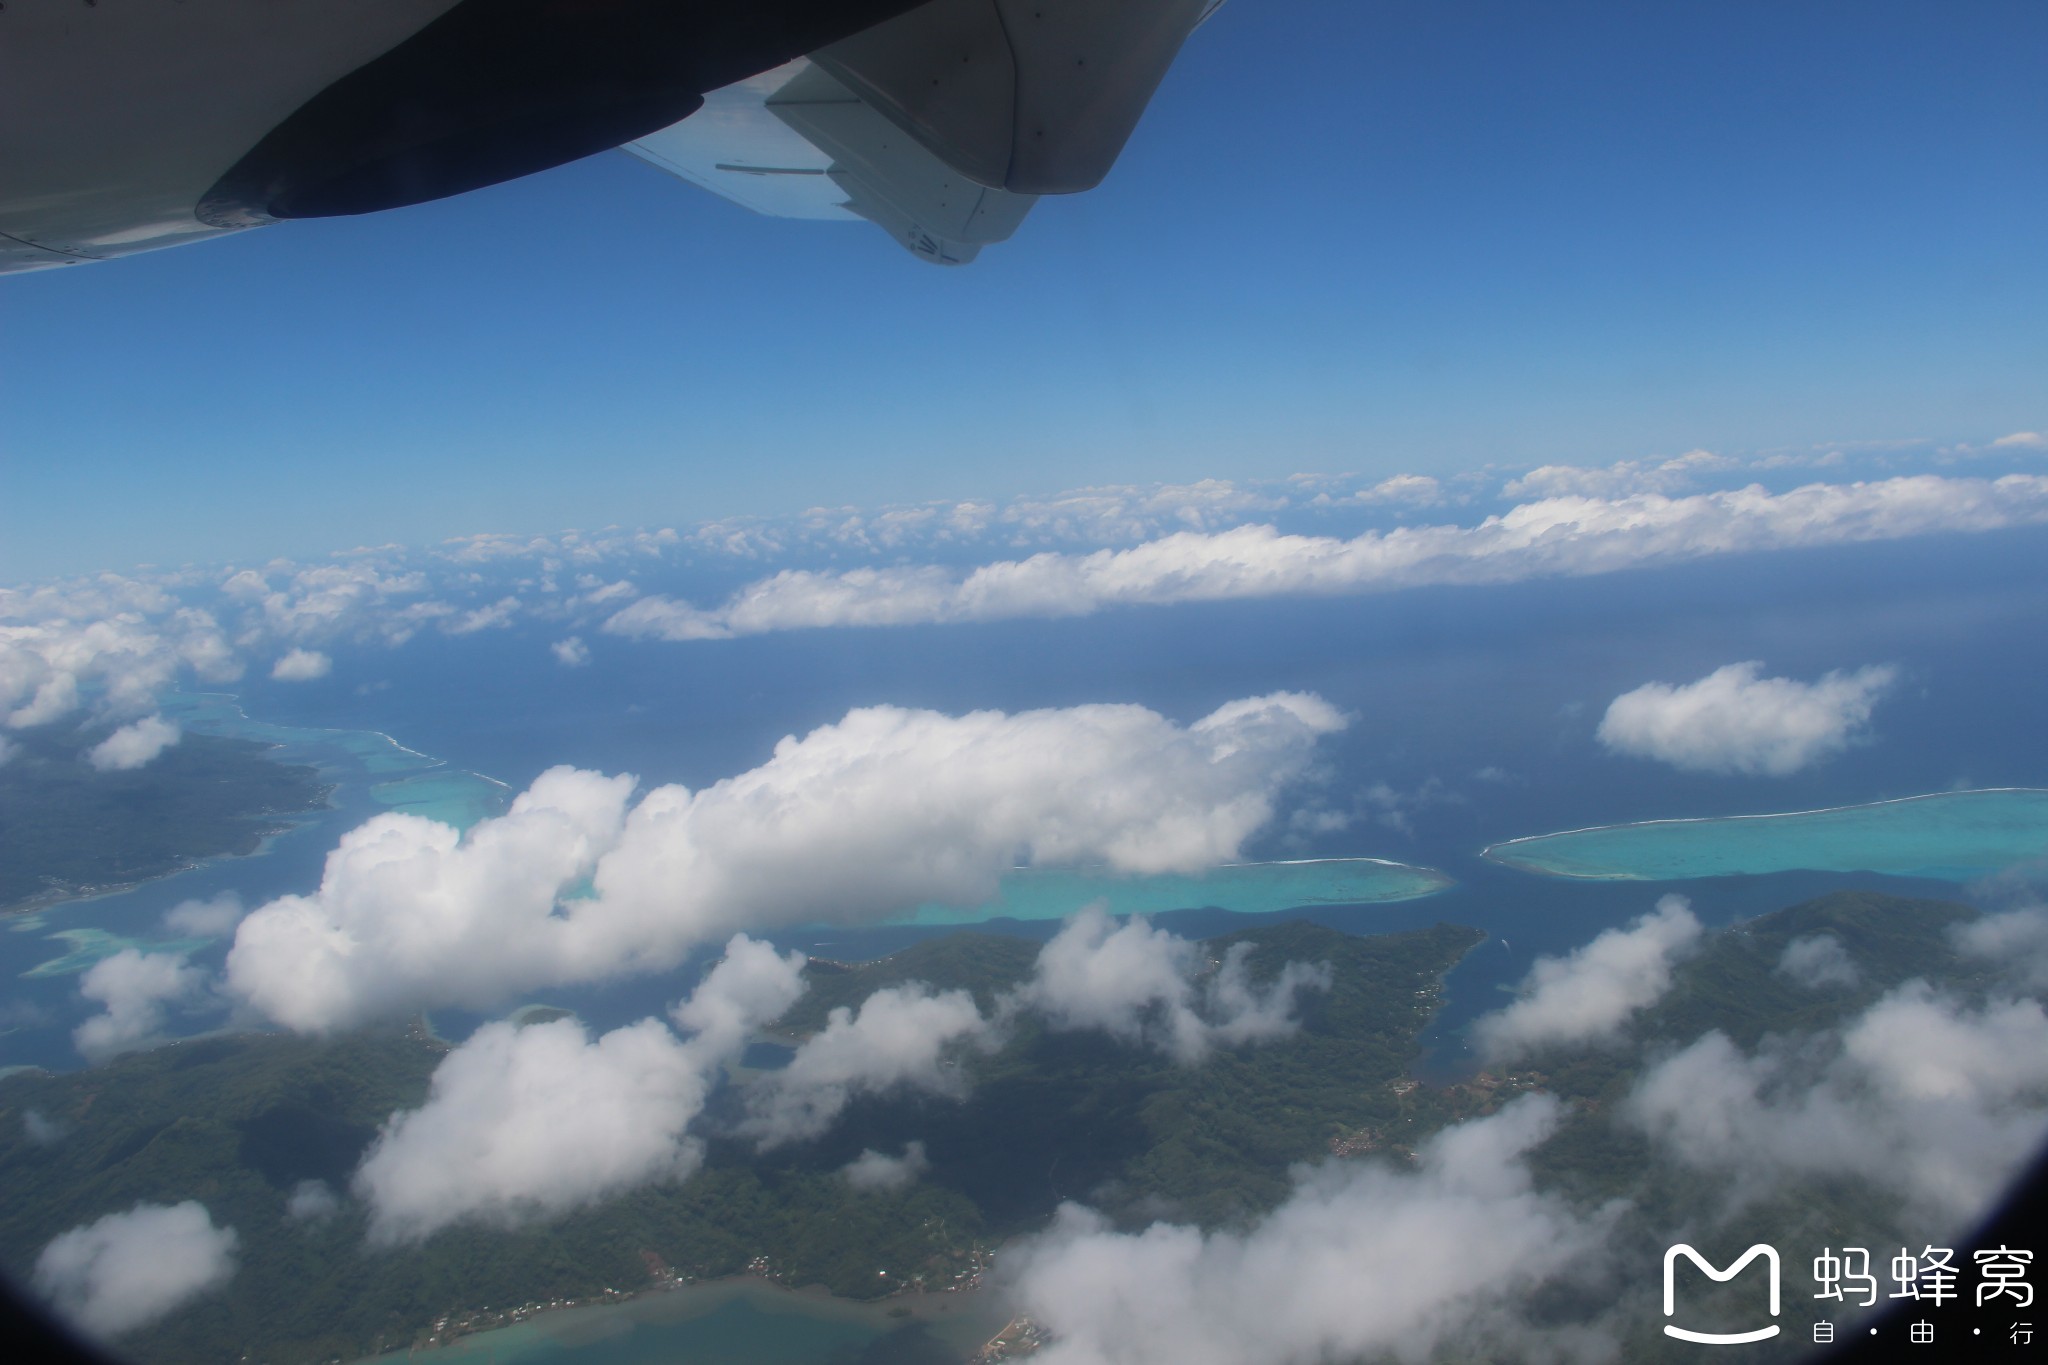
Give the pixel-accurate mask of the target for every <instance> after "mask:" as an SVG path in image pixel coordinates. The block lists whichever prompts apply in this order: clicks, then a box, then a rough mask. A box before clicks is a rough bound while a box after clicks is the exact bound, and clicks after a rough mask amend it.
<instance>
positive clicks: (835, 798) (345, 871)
mask: <svg viewBox="0 0 2048 1365" xmlns="http://www.w3.org/2000/svg"><path fill="white" fill-rule="evenodd" d="M1343 724H1344V721H1343V718H1342V717H1341V716H1340V715H1339V714H1338V713H1337V712H1336V711H1335V710H1334V709H1333V708H1332V707H1330V706H1329V705H1328V704H1327V703H1325V702H1323V701H1322V700H1320V699H1319V698H1316V697H1312V696H1307V695H1302V694H1295V693H1276V694H1274V695H1272V696H1269V697H1256V698H1250V699H1247V700H1243V701H1236V702H1230V703H1227V704H1226V705H1224V706H1222V707H1219V708H1218V709H1217V710H1216V711H1214V712H1212V713H1211V714H1210V715H1208V716H1206V717H1204V718H1203V719H1201V720H1199V721H1196V722H1195V723H1193V724H1192V725H1188V726H1184V727H1183V726H1180V725H1176V724H1174V723H1173V722H1171V721H1169V720H1167V719H1166V718H1165V717H1163V716H1160V715H1158V714H1157V713H1156V712H1153V711H1149V710H1146V709H1144V708H1143V707H1137V706H1109V705H1103V706H1079V707H1072V708H1067V709H1064V710H1046V711H1026V712H1021V713H1018V714H1015V715H1006V714H1003V713H1001V712H995V711H978V712H974V713H971V714H969V715H965V716H945V715H941V714H938V713H936V712H931V711H912V710H905V709H901V708H897V707H869V708H864V709H861V710H856V711H853V712H850V713H848V715H847V716H846V717H845V719H843V720H841V721H840V722H838V723H837V724H835V725H828V726H823V727H821V728H819V729H817V730H814V731H812V732H811V733H810V734H809V735H806V736H804V737H803V738H801V739H799V738H796V737H793V736H792V737H789V738H785V739H784V740H782V741H781V742H780V743H779V744H777V745H776V748H775V753H774V756H773V757H772V758H771V759H770V760H769V761H768V762H767V763H765V764H763V765H761V766H760V767H758V768H755V769H752V770H751V771H749V772H745V773H742V774H740V775H739V776H737V777H732V778H727V779H725V780H723V781H720V782H718V783H715V784H713V785H712V786H710V787H707V788H704V789H702V790H699V791H695V792H692V791H689V790H686V789H685V788H682V787H679V786H669V787H659V788H656V789H655V790H653V791H650V792H648V793H646V794H645V795H644V796H643V797H641V798H640V800H639V802H638V803H637V804H635V805H631V806H630V809H629V797H630V794H631V789H632V779H630V778H607V777H603V776H601V775H599V774H595V773H587V772H579V771H577V770H575V769H570V768H557V769H553V770H551V771H549V772H548V773H545V774H543V775H542V776H541V777H540V778H538V779H537V780H536V781H535V782H534V784H533V786H532V787H531V788H529V789H528V790H527V791H526V792H524V793H522V794H521V795H520V796H519V797H518V798H517V799H515V800H514V802H513V804H512V808H511V810H510V811H509V812H508V813H507V814H506V815H504V816H502V817H499V818H497V819H493V820H485V821H482V822H481V823H479V824H477V825H476V826H474V827H473V828H472V829H470V830H469V831H468V832H467V833H466V834H463V833H458V832H457V831H456V830H455V829H454V828H452V827H450V826H447V825H441V824H437V823H434V822H432V821H428V820H424V819H421V818H419V817H416V816H408V815H398V814H387V815H380V816H377V817H376V818H374V819H372V820H370V821H368V822H367V823H365V824H364V825H362V826H360V827H358V828H357V829H355V830H353V831H351V832H350V833H348V834H347V835H344V836H343V838H342V840H341V843H340V845H339V846H338V847H337V848H336V849H335V850H334V852H333V853H332V854H330V855H329V857H328V861H327V867H326V872H325V875H324V876H323V878H322V881H321V885H320V889H319V890H318V891H316V892H314V893H312V894H311V895H304V896H287V897H283V898H281V899H279V900H276V901H273V902H271V903H269V904H268V905H265V906H262V907H259V908H258V909H256V910H255V911H253V912H252V913H251V914H250V915H249V916H248V917H247V918H246V919H244V920H243V921H242V924H241V927H240V928H239V930H238V931H237V933H236V937H235V945H234V948H233V950H232V951H231V952H230V954H229V956H228V963H227V975H228V985H229V988H230V990H231V991H232V992H233V993H235V994H236V995H238V996H240V997H241V998H243V999H245V1000H247V1001H249V1002H250V1003H252V1004H254V1005H255V1006H256V1007H257V1008H258V1009H260V1010H262V1011H263V1012H264V1013H265V1014H267V1015H269V1016H270V1017H271V1018H273V1019H275V1020H277V1021H278V1022H279V1023H282V1024H285V1025H287V1026H288V1027H291V1028H295V1029H304V1030H325V1029H333V1028H340V1027H346V1026H348V1025H350V1024H352V1023H354V1022H356V1021H358V1020H361V1019H364V1018H368V1017H371V1016H372V1015H376V1014H382V1013H392V1012H396V1011H400V1010H407V1009H416V1008H421V1007H423V1006H426V1005H429V1004H437V1003H448V1004H462V1005H468V1006H471V1007H475V1008H483V1007H486V1006H489V1005H491V1004H494V1003H496V1002H497V1001H499V1000H500V999H502V998H503V997H504V996H505V995H507V994H509V993H511V992H513V991H515V990H519V989H524V988H529V987H533V986H538V985H543V984H549V983H560V982H570V981H589V980H596V979H600V978H604V977H608V976H612V975H615V974H618V973H621V972H627V971H639V972H646V971H659V970H664V969H666V968H668V967H672V966H673V965H675V964H676V963H677V962H679V961H680V960H681V959H682V958H683V956H684V955H685V954H687V953H688V952H689V951H690V949H691V948H692V947H693V946H695V945H697V944H701V943H704V942H706V941H711V940H716V939H718V938H722V937H724V936H726V935H729V934H731V933H733V932H735V931H736V930H740V929H758V928H764V927H772V926H776V925H792V924H803V923H818V922H827V921H832V922H846V923H862V922H874V921H877V920H882V919H886V918H888V917H890V916H892V915H896V914H901V913H904V912H907V911H909V910H911V909H913V908H914V907H916V906H918V905H921V904H925V903H927V902H934V901H938V902H945V903H949V904H956V905H973V904H978V903H980V902H981V901H983V900H985V899H987V898H988V897H989V896H990V895H992V894H993V892H994V890H995V887H996V882H997V879H998V878H999V877H1000V875H1001V874H1002V872H1003V871H1005V870H1006V869H1007V868H1009V867H1010V866H1012V865H1013V864H1014V862H1015V860H1016V858H1017V857H1018V855H1019V853H1020V852H1021V853H1023V854H1025V855H1027V856H1028V857H1029V858H1030V860H1031V861H1032V862H1034V863H1037V864H1045V865H1071V864H1077V863H1090V862H1094V863H1103V864H1106V865H1108V866H1110V867H1112V868H1115V869H1117V870H1120V871H1130V872H1163V871H1188V870H1194V869H1198V868H1203V867H1209V866H1214V865H1216V864H1218V863H1223V862H1229V861H1233V860H1234V859H1236V858H1237V857H1238V856H1239V851H1240V849H1241V848H1242V846H1243V843H1244V841H1245V840H1246V839H1247V838H1249V837H1250V836H1251V835H1252V834H1253V833H1254V832H1255V831H1257V830H1259V829H1260V828H1262V827H1263V826H1265V825H1266V824H1267V823H1268V822H1269V821H1270V820H1271V819H1272V817H1273V815H1274V813H1275V803H1276V800H1277V797H1278V794H1279V791H1280V790H1281V788H1282V787H1283V786H1284V785H1285V784H1286V783H1288V782H1289V781H1291V780H1293V779H1295V778H1296V777H1298V776H1300V775H1301V774H1302V773H1303V772H1304V771H1305V769H1306V768H1307V766H1308V764H1309V761H1310V759H1311V758H1312V756H1313V753H1314V749H1315V746H1316V743H1317V741H1318V739H1319V738H1320V737H1321V736H1323V735H1326V734H1328V733H1331V732H1332V731H1334V730H1337V729H1339V728H1341V727H1342V725H1343ZM572 892H575V893H576V894H571V893H572Z"/></svg>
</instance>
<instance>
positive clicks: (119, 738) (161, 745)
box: [85, 716, 184, 773]
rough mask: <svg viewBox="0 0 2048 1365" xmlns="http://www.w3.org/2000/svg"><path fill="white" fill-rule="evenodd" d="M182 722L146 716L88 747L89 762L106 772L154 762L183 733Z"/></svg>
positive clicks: (87, 758)
mask: <svg viewBox="0 0 2048 1365" xmlns="http://www.w3.org/2000/svg"><path fill="white" fill-rule="evenodd" d="M183 733H184V732H183V731H182V730H181V729H180V728H179V727H178V722H176V721H174V720H165V719H164V718H163V717H162V716H144V717H143V718H142V719H141V720H138V721H135V722H134V723H132V724H129V725H124V726H122V727H121V728H120V729H118V730H116V731H114V733H113V734H111V735H108V736H107V737H106V738H105V739H103V740H101V741H100V742H99V743H98V744H95V745H93V746H92V748H90V749H88V750H86V753H85V761H86V762H88V763H90V764H92V766H93V768H94V769H95V770H96V771H98V772H103V773H119V772H128V771H130V770H131V769H135V768H140V767H142V766H144V765H145V764H148V763H150V762H152V761H153V760H154V759H155V758H156V756H157V755H158V754H160V753H162V752H163V751H164V750H166V749H168V748H170V747H171V746H172V745H173V744H176V743H177V742H178V740H179V738H180V737H181V736H182V735H183Z"/></svg>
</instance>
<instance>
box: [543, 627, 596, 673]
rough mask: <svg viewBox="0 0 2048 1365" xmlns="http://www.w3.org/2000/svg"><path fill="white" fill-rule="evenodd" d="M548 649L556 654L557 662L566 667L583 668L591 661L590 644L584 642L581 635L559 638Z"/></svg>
mask: <svg viewBox="0 0 2048 1365" xmlns="http://www.w3.org/2000/svg"><path fill="white" fill-rule="evenodd" d="M548 649H549V650H550V651H551V652H552V653H553V654H554V656H555V662H557V663H559V664H561V665H562V667H564V668H581V667H583V666H584V665H585V664H587V663H589V662H590V646H589V645H586V644H584V643H583V637H582V636H580V635H571V636H570V637H569V638H568V639H566V640H557V641H555V642H554V643H553V644H551V645H549V646H548Z"/></svg>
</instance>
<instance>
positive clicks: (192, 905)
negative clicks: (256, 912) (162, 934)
mask: <svg viewBox="0 0 2048 1365" xmlns="http://www.w3.org/2000/svg"><path fill="white" fill-rule="evenodd" d="M241 918H242V898H241V897H240V896H237V895H236V894H235V893H234V892H232V891H223V892H221V893H220V894H219V895H217V896H211V897H208V898H207V899H205V900H185V901H179V902H178V903H177V904H176V905H174V906H172V907H171V908H170V909H168V910H166V911H164V927H165V928H166V929H169V930H170V931H171V932H173V933H178V934H194V935H203V936H205V937H207V938H214V937H218V936H219V935H221V934H225V933H227V932H228V931H229V930H230V929H233V928H234V927H235V925H236V924H237V923H239V922H240V921H241Z"/></svg>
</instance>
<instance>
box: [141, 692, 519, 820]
mask: <svg viewBox="0 0 2048 1365" xmlns="http://www.w3.org/2000/svg"><path fill="white" fill-rule="evenodd" d="M162 709H163V711H164V714H166V715H168V716H171V717H172V718H174V719H176V720H177V721H178V722H179V723H180V724H182V725H184V726H185V727H186V728H188V729H191V730H196V731H198V732H200V733H201V734H213V735H224V736H227V737H229V738H231V739H253V740H256V741H257V742H258V743H262V744H270V745H274V746H275V747H276V754H275V757H276V758H277V759H278V761H280V762H283V763H304V764H308V765H310V766H312V767H315V768H318V769H319V770H320V774H321V776H323V777H325V778H327V779H328V780H329V781H333V782H339V783H366V784H368V787H369V796H370V800H371V801H372V802H374V803H375V804H376V806H377V807H379V808H380V809H384V810H395V811H402V812H404V813H405V814H407V815H421V816H425V817H426V818H427V819H430V820H439V821H440V822H441V823H443V824H447V825H454V826H456V827H457V828H459V829H468V828H469V827H470V826H471V825H473V824H475V823H476V822H477V821H479V820H482V819H485V818H486V817H488V816H493V815H498V814H502V813H503V811H504V810H505V807H506V806H507V805H508V804H510V800H511V789H510V788H508V787H507V786H506V785H505V784H504V783H502V782H500V781H498V780H497V779H496V778H491V777H485V776H484V775H483V774H481V773H472V772H464V771H462V770H461V769H459V768H451V767H449V766H448V764H447V763H445V762H444V761H442V760H441V759H438V758H435V757H433V756H431V755H429V754H423V753H421V752H420V751H419V750H417V749H408V748H406V747H405V746H404V745H403V744H400V743H399V742H398V741H397V740H395V739H393V738H392V737H391V736H389V735H387V734H384V733H383V732H381V731H378V730H327V729H319V728H315V727H312V726H304V725H276V724H273V723H271V722H270V721H264V720H253V719H251V718H250V717H249V716H247V715H245V714H244V713H243V711H242V708H241V706H240V705H239V704H238V703H237V702H236V700H235V699H234V698H233V697H231V696H227V695H224V694H221V693H212V692H208V693H176V694H173V695H171V696H169V697H166V698H165V699H164V702H163V708H162Z"/></svg>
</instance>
